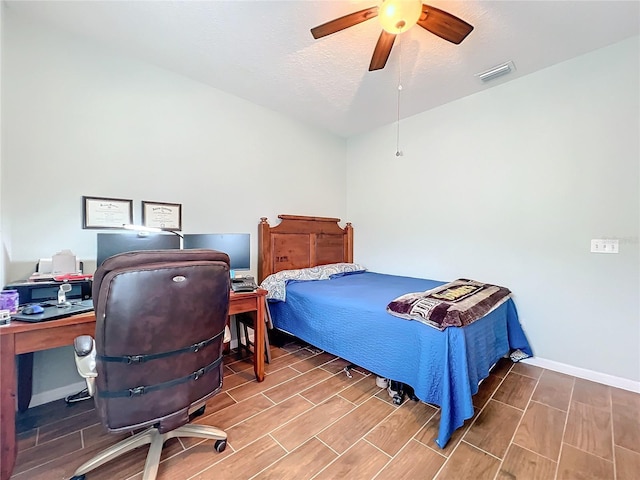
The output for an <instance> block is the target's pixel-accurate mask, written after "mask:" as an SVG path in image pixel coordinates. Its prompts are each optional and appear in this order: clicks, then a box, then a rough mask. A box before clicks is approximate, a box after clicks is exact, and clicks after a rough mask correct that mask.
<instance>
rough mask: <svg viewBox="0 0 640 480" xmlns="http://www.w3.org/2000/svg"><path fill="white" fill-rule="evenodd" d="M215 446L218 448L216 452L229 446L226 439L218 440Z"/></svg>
mask: <svg viewBox="0 0 640 480" xmlns="http://www.w3.org/2000/svg"><path fill="white" fill-rule="evenodd" d="M214 448H215V449H216V452H218V453H222V452H224V449H225V448H227V441H226V440H216V443H215V445H214Z"/></svg>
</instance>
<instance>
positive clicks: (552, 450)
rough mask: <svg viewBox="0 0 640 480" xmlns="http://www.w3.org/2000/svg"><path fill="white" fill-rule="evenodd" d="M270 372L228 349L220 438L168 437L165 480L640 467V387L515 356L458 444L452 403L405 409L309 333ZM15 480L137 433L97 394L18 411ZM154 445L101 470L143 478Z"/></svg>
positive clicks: (526, 474)
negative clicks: (103, 421) (443, 420)
mask: <svg viewBox="0 0 640 480" xmlns="http://www.w3.org/2000/svg"><path fill="white" fill-rule="evenodd" d="M271 351H272V362H271V364H268V365H266V372H267V376H266V379H265V381H264V382H262V383H257V382H256V381H255V379H254V377H253V368H252V365H251V363H250V361H249V360H248V359H244V360H237V359H236V357H235V355H230V356H228V357H227V358H226V360H227V361H226V363H225V368H226V374H225V378H224V390H223V392H221V393H220V394H218V395H216V396H215V397H214V398H213V399H211V401H210V402H209V404H208V405H207V408H206V411H205V414H204V415H203V416H201V417H198V419H197V420H196V422H197V423H203V424H211V425H216V426H218V427H220V428H222V429H224V430H225V431H226V432H227V434H228V437H229V444H228V446H227V449H226V450H225V451H224V452H223V453H216V452H215V451H214V450H213V442H212V441H209V440H207V441H202V440H196V439H172V440H169V441H168V442H167V443H166V444H165V448H164V450H163V457H162V463H161V465H160V469H159V472H158V478H159V479H161V480H162V479H175V480H182V479H214V478H215V479H232V480H242V479H260V480H263V479H278V480H283V479H292V480H293V479H295V480H302V479H314V480H320V479H343V478H344V479H373V478H375V479H378V480H380V479H385V480H387V479H393V480H396V479H410V480H413V479H431V478H436V479H452V480H461V479H473V480H478V479H499V480H513V479H527V480H529V479H541V480H553V479H557V480H560V479H598V480H605V479H617V480H637V479H639V478H640V394H635V393H631V392H628V391H625V390H620V389H616V388H612V387H608V386H604V385H601V384H597V383H593V382H589V381H586V380H582V379H578V378H574V377H570V376H567V375H563V374H559V373H555V372H552V371H549V370H544V369H541V368H538V367H533V366H531V365H526V364H522V363H519V364H512V363H511V362H510V361H507V360H503V361H502V360H501V361H500V362H499V363H498V364H497V365H496V367H495V368H494V369H493V372H492V373H491V375H490V376H489V377H488V378H487V379H486V380H485V381H484V382H483V383H482V384H481V388H480V391H479V392H478V394H477V395H476V396H475V397H474V405H475V407H476V415H475V417H474V418H472V419H469V420H468V421H467V422H466V423H465V425H464V426H463V427H462V428H460V429H459V430H457V431H456V433H455V434H454V436H453V438H452V439H451V441H450V442H449V444H448V445H447V447H446V448H445V449H444V450H441V449H439V448H438V447H437V446H436V444H435V443H434V441H433V439H434V437H435V434H436V431H437V424H438V418H439V413H438V409H437V408H435V407H433V406H430V405H427V404H424V403H421V402H414V401H411V400H405V402H404V403H403V404H402V405H400V406H396V405H394V404H393V402H392V401H391V399H390V397H389V395H388V394H387V392H386V390H382V389H380V388H378V387H377V386H376V383H375V375H371V374H369V373H368V372H366V371H362V370H354V371H353V373H352V377H353V378H348V377H347V375H346V374H345V373H344V372H343V368H344V367H345V366H346V365H347V362H345V361H343V360H342V359H339V358H336V357H334V356H332V355H329V354H327V353H324V352H320V351H317V350H315V349H314V348H312V347H308V346H305V345H302V344H298V343H289V344H287V345H285V346H283V347H281V348H279V347H273V346H272V349H271ZM18 431H19V453H18V459H17V465H16V469H15V472H14V475H13V476H12V477H11V478H12V479H14V480H27V479H28V480H39V479H44V480H52V479H68V478H70V477H71V475H72V473H73V471H74V469H75V468H76V467H77V466H78V465H80V464H81V463H82V462H84V461H85V460H87V459H88V458H90V457H91V456H92V455H94V454H95V453H96V452H99V451H100V450H102V449H103V448H105V446H107V445H109V444H111V443H114V442H115V441H116V440H119V439H121V438H123V435H115V434H109V433H105V432H103V431H102V427H101V426H100V424H99V423H98V419H97V417H96V415H95V411H94V410H93V402H92V401H85V402H80V403H77V404H74V405H71V406H67V405H66V404H65V403H64V401H62V400H60V401H57V402H52V403H50V404H47V405H41V406H39V407H36V408H32V409H29V410H28V411H27V412H25V413H24V414H21V415H20V416H19V418H18ZM146 451H147V450H146V448H141V449H138V450H136V451H134V452H130V453H129V454H128V455H126V456H124V457H120V458H118V459H116V460H114V461H112V462H111V463H109V464H107V465H104V466H103V467H100V468H99V469H97V470H95V471H94V472H92V473H90V474H88V475H87V480H125V479H134V480H140V479H141V478H142V475H141V471H142V468H143V465H144V457H145V455H146Z"/></svg>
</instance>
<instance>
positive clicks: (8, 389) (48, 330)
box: [0, 289, 267, 480]
mask: <svg viewBox="0 0 640 480" xmlns="http://www.w3.org/2000/svg"><path fill="white" fill-rule="evenodd" d="M266 294H267V291H266V290H262V289H258V290H257V291H255V292H250V293H233V292H231V296H230V298H229V315H235V314H237V313H249V314H251V315H255V318H254V325H255V327H256V328H255V333H254V335H255V338H264V328H265V322H264V318H265V316H264V315H265V295H266ZM95 325H96V318H95V315H94V314H93V312H89V313H82V314H79V315H74V316H71V317H68V318H62V319H60V320H51V321H47V322H40V323H28V322H19V321H13V322H12V323H11V324H10V325H7V326H2V327H0V480H9V478H10V477H11V473H12V472H13V467H14V465H15V462H16V455H17V453H18V451H17V448H16V419H15V413H16V391H17V385H16V355H18V354H22V353H30V352H37V351H40V350H48V349H50V348H56V347H63V346H65V345H72V344H73V340H74V339H75V338H76V337H77V336H79V335H91V336H93V335H94V333H95ZM264 354H265V353H264V342H259V341H256V342H255V345H254V355H253V370H254V372H255V375H256V379H257V380H258V382H261V381H262V380H264Z"/></svg>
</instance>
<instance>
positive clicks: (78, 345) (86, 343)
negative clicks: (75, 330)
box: [73, 335, 93, 357]
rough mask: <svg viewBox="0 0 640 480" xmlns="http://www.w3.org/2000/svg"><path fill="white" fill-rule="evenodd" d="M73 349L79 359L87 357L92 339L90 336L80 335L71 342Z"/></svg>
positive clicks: (91, 346)
mask: <svg viewBox="0 0 640 480" xmlns="http://www.w3.org/2000/svg"><path fill="white" fill-rule="evenodd" d="M73 348H74V350H75V351H76V355H77V356H79V357H84V356H86V355H89V354H90V353H91V351H92V350H93V338H92V337H91V335H80V336H79V337H76V338H75V339H74V340H73Z"/></svg>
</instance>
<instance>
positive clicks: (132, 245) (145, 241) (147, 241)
mask: <svg viewBox="0 0 640 480" xmlns="http://www.w3.org/2000/svg"><path fill="white" fill-rule="evenodd" d="M179 248H180V237H179V236H177V235H174V234H172V233H151V232H122V233H98V255H97V258H96V262H97V266H98V267H99V266H100V265H101V264H102V262H104V261H105V260H106V259H107V258H109V257H111V256H112V255H115V254H117V253H124V252H132V251H134V250H166V249H179Z"/></svg>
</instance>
